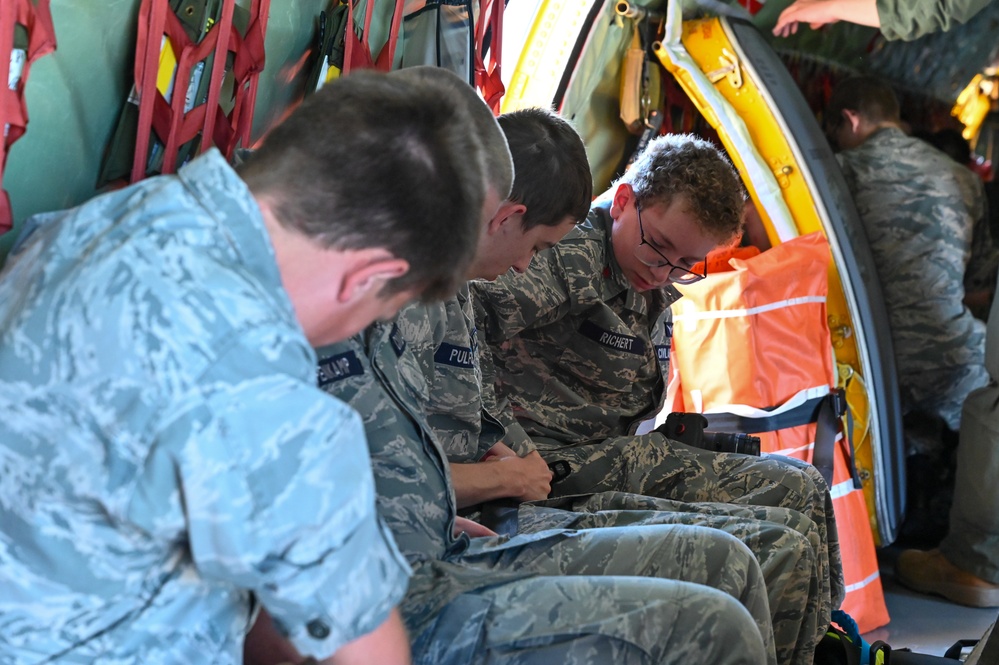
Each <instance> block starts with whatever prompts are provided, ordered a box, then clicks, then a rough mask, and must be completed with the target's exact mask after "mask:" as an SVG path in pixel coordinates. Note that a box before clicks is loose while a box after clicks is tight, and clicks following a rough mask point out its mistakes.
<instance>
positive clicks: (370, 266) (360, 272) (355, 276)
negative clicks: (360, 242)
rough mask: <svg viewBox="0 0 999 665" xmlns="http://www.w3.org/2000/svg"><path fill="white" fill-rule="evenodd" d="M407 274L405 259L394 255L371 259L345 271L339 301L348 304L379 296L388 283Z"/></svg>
mask: <svg viewBox="0 0 999 665" xmlns="http://www.w3.org/2000/svg"><path fill="white" fill-rule="evenodd" d="M407 272H409V262H408V261H406V260H405V259H397V258H396V257H394V256H392V255H388V256H382V257H375V258H371V259H369V260H368V261H365V262H363V263H360V264H358V265H355V266H352V267H350V268H348V269H347V270H346V271H345V273H344V277H343V281H342V283H341V286H340V293H339V298H338V299H339V301H340V302H341V303H344V304H346V303H350V302H357V301H358V300H361V299H363V298H367V297H374V296H377V295H378V293H379V292H380V291H381V287H382V286H383V285H384V284H385V283H386V282H388V281H389V280H392V279H396V278H398V277H402V276H403V275H405V274H406V273H407Z"/></svg>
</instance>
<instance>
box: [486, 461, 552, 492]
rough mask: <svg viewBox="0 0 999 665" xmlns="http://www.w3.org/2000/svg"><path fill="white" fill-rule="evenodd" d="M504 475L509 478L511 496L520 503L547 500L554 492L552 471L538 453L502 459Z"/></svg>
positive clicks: (499, 462) (500, 462)
mask: <svg viewBox="0 0 999 665" xmlns="http://www.w3.org/2000/svg"><path fill="white" fill-rule="evenodd" d="M497 463H498V464H502V465H504V466H503V472H504V475H505V476H506V477H507V478H509V481H508V483H507V484H508V485H509V487H510V489H511V494H510V496H511V497H512V498H514V499H518V500H520V501H540V500H542V499H547V498H548V495H549V494H551V491H552V484H551V483H552V471H551V469H549V468H548V464H547V463H546V462H545V460H544V459H542V457H541V455H540V454H539V453H538V451H536V450H535V451H533V452H530V453H528V454H527V455H524V456H523V457H517V456H516V455H514V456H513V457H501V458H499V459H498V460H497Z"/></svg>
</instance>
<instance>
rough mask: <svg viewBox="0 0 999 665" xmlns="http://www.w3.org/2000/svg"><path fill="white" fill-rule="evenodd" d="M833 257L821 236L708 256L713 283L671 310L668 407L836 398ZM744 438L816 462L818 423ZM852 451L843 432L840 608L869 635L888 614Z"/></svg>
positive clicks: (705, 409) (758, 411)
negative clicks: (830, 299) (830, 300)
mask: <svg viewBox="0 0 999 665" xmlns="http://www.w3.org/2000/svg"><path fill="white" fill-rule="evenodd" d="M829 257H830V254H829V245H828V243H827V242H826V240H825V237H824V236H823V235H822V234H821V233H812V234H809V235H806V236H800V237H798V238H795V239H793V240H790V241H788V242H785V243H783V244H780V245H777V246H775V247H774V248H772V249H769V250H767V251H766V252H763V253H760V252H759V251H758V250H756V249H755V248H748V249H747V248H741V249H736V250H724V251H723V252H722V253H720V254H719V255H717V256H712V257H709V261H708V276H707V278H705V279H704V280H701V281H700V282H697V283H695V284H691V285H686V286H684V285H681V286H678V288H679V289H680V291H682V292H683V294H684V297H683V298H681V299H680V300H679V301H677V302H676V303H674V305H673V352H672V356H671V369H670V372H671V380H670V385H669V392H668V397H667V407H668V408H669V409H670V410H672V411H688V412H696V413H704V414H712V413H715V414H718V413H730V414H736V415H738V416H742V417H745V418H759V417H769V416H773V415H774V414H779V413H781V412H783V411H786V410H788V409H790V408H791V407H793V406H795V405H797V404H800V403H802V402H805V401H808V400H815V399H820V398H822V396H825V395H828V394H829V393H830V391H832V390H835V389H836V366H835V360H834V357H833V351H832V343H831V340H830V336H829V327H828V324H827V320H826V294H827V290H828V269H829V260H830V258H829ZM840 429H843V428H840ZM746 433H752V434H755V435H756V436H759V437H760V440H761V449H762V450H763V451H764V452H771V453H779V454H782V455H787V456H789V457H795V458H797V459H801V460H805V461H809V462H811V461H812V454H813V449H814V445H815V439H816V424H815V423H814V422H813V423H809V424H805V425H799V426H796V427H788V428H785V429H780V430H778V431H774V432H759V433H754V432H749V431H747V432H746ZM830 440H831V437H830ZM845 444H846V442H845V441H844V440H843V439H842V433H839V434H838V435H837V441H836V443H835V446H834V451H833V467H832V468H833V472H832V478H833V480H832V487H831V492H832V497H833V509H834V512H835V514H836V523H837V526H838V530H839V539H840V546H841V550H842V556H843V573H844V577H845V581H846V588H847V595H846V600H845V601H844V603H843V606H842V609H843V610H845V611H846V612H848V613H849V614H850V615H851V616H852V617H853V618H854V619H855V620H856V621H857V624H858V626H859V627H860V630H861V632H866V631H869V630H873V629H875V628H877V627H879V626H883V625H884V624H886V623H888V610H887V608H886V607H885V602H884V593H883V591H882V588H881V579H880V576H879V574H878V562H877V557H876V556H875V550H874V538H873V535H872V533H871V528H870V522H869V520H868V515H867V506H866V503H865V501H864V494H863V491H862V490H861V489H859V488H856V487H855V485H854V482H853V477H852V475H851V470H850V469H851V467H850V463H849V457H848V455H847V453H846V450H847V449H848V445H845Z"/></svg>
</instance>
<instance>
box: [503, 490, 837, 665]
mask: <svg viewBox="0 0 999 665" xmlns="http://www.w3.org/2000/svg"><path fill="white" fill-rule="evenodd" d="M517 517H518V520H517V522H518V524H517V528H518V532H519V533H534V532H538V531H542V530H545V529H591V528H602V527H615V526H618V527H619V526H637V525H644V524H690V525H697V526H705V527H709V528H713V529H719V530H721V531H724V532H726V533H728V534H730V535H732V536H735V537H736V538H738V539H739V540H740V541H742V542H743V543H744V544H745V545H746V546H747V547H749V549H750V551H752V552H753V553H754V554H755V555H756V558H757V560H758V562H759V564H760V568H761V570H762V572H763V578H764V582H765V584H766V587H767V596H768V597H769V604H770V617H771V623H772V625H773V631H774V645H775V649H776V653H777V662H778V663H781V664H783V665H790V664H794V665H811V664H812V662H813V661H814V657H815V646H816V644H817V643H818V641H819V639H821V637H822V635H823V634H824V633H825V630H826V627H827V626H828V625H829V620H830V616H831V613H832V610H833V608H832V607H831V606H830V597H829V594H830V589H829V574H828V570H827V567H828V565H827V562H824V565H825V567H822V566H820V565H819V552H821V551H822V542H821V537H820V536H819V531H818V527H817V526H816V525H815V523H814V522H812V521H811V520H810V519H808V518H807V517H805V516H804V515H802V514H801V513H799V512H797V511H795V510H790V509H786V508H767V507H762V506H735V505H730V504H717V503H698V504H692V503H683V502H680V501H672V500H669V499H657V498H654V497H647V496H641V495H637V494H624V493H621V492H601V493H599V494H592V495H582V496H571V497H563V498H560V499H549V500H547V501H539V502H532V503H526V504H521V506H520V510H519V512H518V516H517Z"/></svg>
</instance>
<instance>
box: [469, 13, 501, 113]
mask: <svg viewBox="0 0 999 665" xmlns="http://www.w3.org/2000/svg"><path fill="white" fill-rule="evenodd" d="M504 4H505V3H504V1H503V0H479V24H478V25H477V26H475V87H476V88H478V89H479V92H480V93H481V94H482V98H483V99H484V100H486V104H488V105H489V108H491V109H492V110H493V113H495V114H496V115H499V112H500V101H501V100H502V99H503V93H504V92H506V88H504V87H503V78H502V76H501V75H500V62H501V60H502V43H503V7H504ZM487 28H491V34H490V39H489V63H488V64H486V44H485V40H486V29H487Z"/></svg>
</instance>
